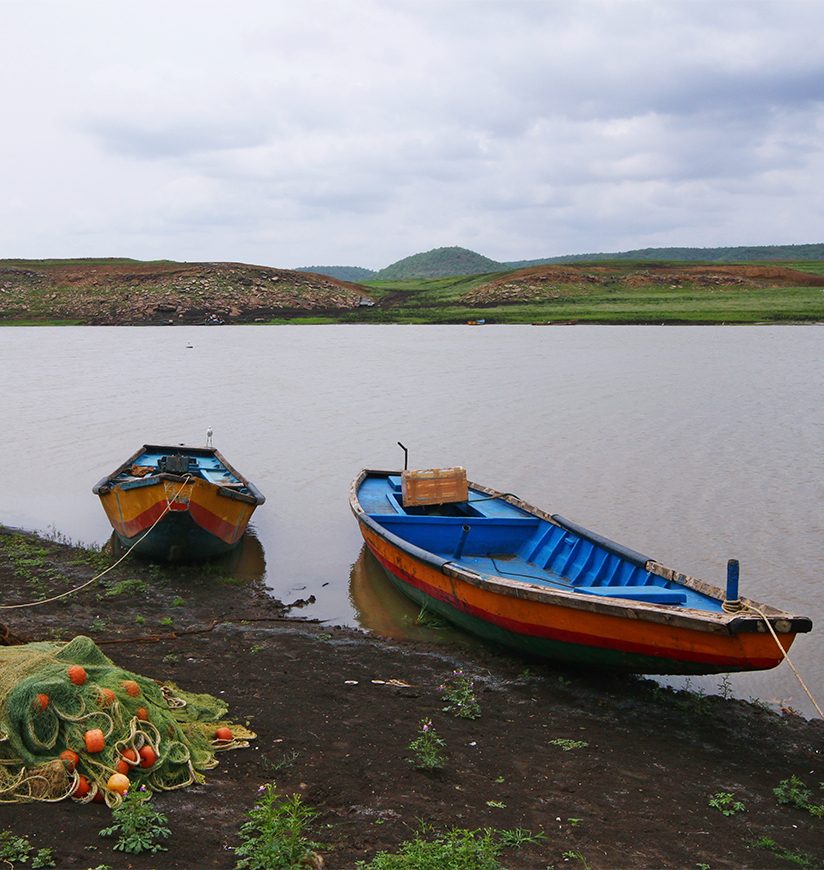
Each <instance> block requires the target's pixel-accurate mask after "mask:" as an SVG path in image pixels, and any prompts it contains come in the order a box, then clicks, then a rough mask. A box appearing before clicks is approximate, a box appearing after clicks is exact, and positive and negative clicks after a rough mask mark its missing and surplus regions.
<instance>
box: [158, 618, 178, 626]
mask: <svg viewBox="0 0 824 870" xmlns="http://www.w3.org/2000/svg"><path fill="white" fill-rule="evenodd" d="M157 624H158V625H174V624H175V621H174V620H173V619H172V617H171V616H161V617H160V619H158V621H157Z"/></svg>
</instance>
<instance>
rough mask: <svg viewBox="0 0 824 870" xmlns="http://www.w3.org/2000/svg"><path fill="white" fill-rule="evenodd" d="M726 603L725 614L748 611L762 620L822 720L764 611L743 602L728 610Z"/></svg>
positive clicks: (821, 713)
mask: <svg viewBox="0 0 824 870" xmlns="http://www.w3.org/2000/svg"><path fill="white" fill-rule="evenodd" d="M727 603H728V602H726V601H725V602H724V604H723V605H722V607H723V609H724V611H725V612H726V613H741V612H742V611H744V610H750V611H752V612H753V613H757V614H758V615H759V616H760V617H761V618H762V619H763V620H764V622H765V623H766V624H767V628H768V629H769V631H770V634H771V635H772V637H773V640H774V641H775V643H776V646H777V647H778V648H779V649H780V650H781V654H782V655H783V656H784V658H785V660H786V662H787V664H788V665H789V666H790V667H791V668H792V672H793V673H794V674H795V678H796V679H797V680H798V682H799V684H800V685H801V688H802V689H803V690H804V691H805V692H806V693H807V697H808V698H809V699H810V701H811V703H812V705H813V707H815V709H816V712H817V713H818V715H819V716H820V717H821V718H822V719H824V712H822V710H821V707H819V706H818V702H817V701H816V700H815V698H814V697H813V693H812V692H811V691H810V690H809V688H808V687H807V684H806V683H805V682H804V680H803V678H802V676H801V674H800V673H799V672H798V668H797V667H796V666H795V665H794V664H793V662H792V659H791V658H790V656H789V653H788V652H787V650H785V649H784V646H783V644H782V643H781V641H780V640H779V639H778V635H777V634H776V633H775V629H774V628H773V627H772V623H771V622H770V620H769V618H768V617H767V615H766V614H765V613H764V611H763V610H761V609H760V608H758V607H756V606H755V605H753V604H744V602H743V601H734V602H729V603H730V604H731V605H735V606H733V607H730V608H729V609H728V608H727Z"/></svg>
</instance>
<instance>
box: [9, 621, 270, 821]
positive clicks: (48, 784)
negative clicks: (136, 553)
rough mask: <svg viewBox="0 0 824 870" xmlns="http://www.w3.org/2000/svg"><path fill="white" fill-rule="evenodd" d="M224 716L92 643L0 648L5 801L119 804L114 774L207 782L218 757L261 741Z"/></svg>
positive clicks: (157, 785) (140, 783)
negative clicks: (117, 660) (112, 785)
mask: <svg viewBox="0 0 824 870" xmlns="http://www.w3.org/2000/svg"><path fill="white" fill-rule="evenodd" d="M227 710H228V707H227V705H226V704H224V703H223V702H222V701H220V700H218V699H217V698H214V697H212V696H211V695H202V694H200V695H198V694H192V693H189V692H184V691H181V690H180V689H179V688H178V687H177V686H175V685H174V684H173V683H166V684H164V685H160V684H158V683H156V682H155V681H154V680H151V679H148V678H146V677H142V676H140V675H139V674H134V673H131V672H129V671H125V670H123V669H122V668H119V667H118V666H117V665H116V664H115V663H114V662H113V661H111V659H109V658H107V657H106V656H105V655H104V654H103V653H102V652H101V651H100V650H99V649H98V648H97V646H95V644H94V642H93V641H92V640H90V639H89V638H88V637H83V636H78V637H76V638H74V640H72V641H70V642H69V643H67V644H62V643H30V644H25V645H22V646H9V647H0V803H17V802H24V801H31V800H43V801H57V800H62V799H63V798H65V797H69V796H71V797H73V798H74V799H75V800H79V801H83V802H87V801H90V800H101V799H102V800H105V802H106V803H107V804H109V806H115V805H117V804H118V803H119V802H120V801H121V800H122V796H121V795H120V794H119V793H118V792H117V791H114V790H111V789H110V788H108V783H109V778H110V777H111V776H112V775H113V774H115V773H122V774H124V775H125V776H127V777H128V780H129V783H128V788H130V789H131V788H137V787H145V788H146V789H147V790H149V791H160V790H167V789H174V788H183V787H185V786H187V785H191V784H192V783H194V782H203V781H204V776H203V771H205V770H208V769H210V768H212V767H214V766H215V765H216V764H217V760H216V758H215V753H216V752H219V751H221V750H224V749H236V748H240V747H243V746H248V745H249V744H248V740H249V739H250V738H252V737H254V736H255V735H254V734H253V733H252V732H251V731H248V730H247V729H245V728H243V727H242V726H240V725H237V724H231V723H228V722H227V721H226V720H225V719H224V717H225V715H226V712H227ZM219 728H228V729H229V731H226V732H224V731H221V732H220V733H221V734H222V735H223V736H224V738H225V739H219V738H217V737H216V731H217V730H218V729H219ZM66 750H70V752H66ZM61 753H63V754H64V757H63V758H61ZM71 753H76V759H75V757H74V756H72V755H71ZM121 787H122V785H121Z"/></svg>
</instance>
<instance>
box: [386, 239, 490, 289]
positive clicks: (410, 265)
mask: <svg viewBox="0 0 824 870" xmlns="http://www.w3.org/2000/svg"><path fill="white" fill-rule="evenodd" d="M505 268H506V267H505V266H503V264H501V263H496V262H495V261H494V260H490V259H489V257H484V256H483V255H481V254H476V253H475V251H469V250H467V249H466V248H457V247H455V248H435V249H434V250H432V251H427V252H426V253H424V254H413V255H412V256H411V257H404V259H403V260H398V261H397V262H396V263H392V265H391V266H387V267H386V268H385V269H381V270H380V272H378V274H377V275H376V276H375V280H377V281H386V280H392V281H396V280H399V279H403V278H447V277H450V276H452V275H480V274H482V273H484V272H500V271H502V270H503V269H505Z"/></svg>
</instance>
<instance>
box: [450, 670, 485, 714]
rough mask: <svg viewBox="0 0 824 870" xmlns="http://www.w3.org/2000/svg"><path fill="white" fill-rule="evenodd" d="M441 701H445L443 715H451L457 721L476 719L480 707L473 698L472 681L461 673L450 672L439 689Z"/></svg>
mask: <svg viewBox="0 0 824 870" xmlns="http://www.w3.org/2000/svg"><path fill="white" fill-rule="evenodd" d="M440 690H441V700H442V701H446V702H447V703H446V706H445V707H444V708H443V710H444V712H445V713H452V714H453V715H454V716H457V717H458V718H459V719H478V718H480V715H481V705H480V704H479V703H478V699H477V698H476V697H475V691H474V689H473V681H472V680H471V679H470V678H469V677H467V676H466V675H465V674H464V672H463V671H461V670H456V671H452V674H451V676H450V677H449V678H448V679H447V680H446V681H445V682H444V684H443V685H442V686H441V687H440Z"/></svg>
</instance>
